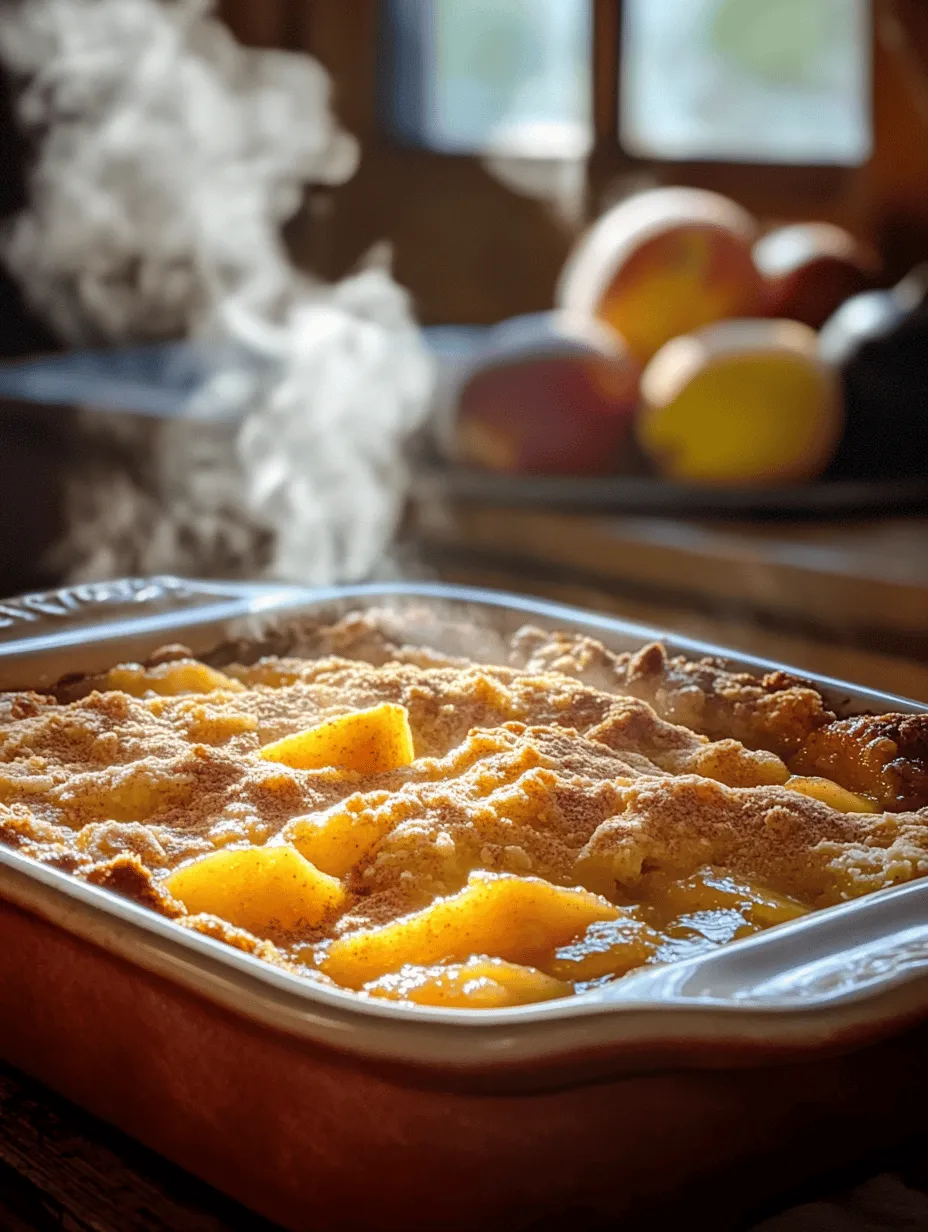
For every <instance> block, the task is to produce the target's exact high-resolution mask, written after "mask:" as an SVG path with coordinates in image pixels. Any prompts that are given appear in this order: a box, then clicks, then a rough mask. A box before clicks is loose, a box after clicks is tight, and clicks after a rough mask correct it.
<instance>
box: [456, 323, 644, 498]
mask: <svg viewBox="0 0 928 1232" xmlns="http://www.w3.org/2000/svg"><path fill="white" fill-rule="evenodd" d="M639 377H640V369H639V367H638V365H637V364H636V363H635V362H634V361H633V360H632V358H631V357H630V356H629V354H628V351H627V349H626V348H625V346H624V344H623V343H622V340H621V339H620V338H619V337H618V336H617V335H615V334H614V333H612V331H610V330H608V329H606V328H605V327H603V326H601V325H599V324H598V323H596V322H593V321H584V320H571V319H570V318H568V317H565V316H564V315H562V314H557V313H552V314H545V315H544V316H538V317H529V318H524V319H520V318H517V319H516V320H515V321H513V322H508V323H506V324H504V325H503V326H500V327H498V328H497V329H496V330H494V331H493V333H492V334H491V336H490V339H489V340H488V343H487V345H486V346H485V347H484V348H483V350H482V352H481V353H480V354H479V355H478V356H476V357H475V358H474V359H473V360H472V362H471V363H470V365H469V367H468V370H467V372H466V373H465V374H464V376H463V378H462V379H461V380H459V382H458V383H457V386H456V388H455V389H454V390H453V391H452V394H451V397H450V398H449V399H448V403H447V406H446V409H445V423H444V430H443V436H444V443H445V452H446V453H447V454H449V455H450V456H451V457H452V458H453V459H454V460H455V461H457V462H460V463H464V464H466V465H471V466H478V467H482V468H484V469H487V470H494V471H501V472H510V473H530V474H549V475H556V474H562V475H565V474H573V475H588V474H598V473H603V472H608V471H609V470H611V469H613V468H614V466H615V462H616V459H617V457H618V455H619V453H620V451H621V448H622V445H623V444H624V443H625V442H626V441H627V440H628V438H629V437H630V430H631V425H632V420H633V417H634V414H635V411H636V409H637V405H638V381H639Z"/></svg>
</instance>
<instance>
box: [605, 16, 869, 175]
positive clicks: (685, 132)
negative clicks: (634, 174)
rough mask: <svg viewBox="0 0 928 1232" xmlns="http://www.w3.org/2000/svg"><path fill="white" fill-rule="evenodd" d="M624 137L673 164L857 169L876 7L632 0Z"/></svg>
mask: <svg viewBox="0 0 928 1232" xmlns="http://www.w3.org/2000/svg"><path fill="white" fill-rule="evenodd" d="M623 26H624V28H623V39H622V57H621V91H620V94H621V100H620V133H621V141H622V145H623V147H624V148H625V149H627V150H628V151H629V153H631V154H635V155H639V156H642V157H650V158H663V159H712V160H718V161H732V162H765V163H812V164H816V163H818V164H829V163H830V164H837V165H843V166H857V165H859V164H860V163H863V162H865V161H866V160H867V158H868V157H869V155H870V151H871V125H870V71H869V64H870V12H869V4H868V2H867V0H626V4H625V9H624V20H623Z"/></svg>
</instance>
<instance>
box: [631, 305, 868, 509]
mask: <svg viewBox="0 0 928 1232" xmlns="http://www.w3.org/2000/svg"><path fill="white" fill-rule="evenodd" d="M817 342H818V339H817V335H816V334H815V332H814V330H812V329H810V328H809V327H808V326H807V325H801V324H799V323H798V322H797V321H766V320H744V321H722V322H719V323H718V324H716V325H710V326H707V327H706V328H705V329H702V330H699V331H697V332H696V333H693V334H689V335H686V336H684V337H681V338H675V339H674V340H673V341H672V342H668V343H667V345H666V346H665V347H663V348H662V349H661V350H660V351H659V352H658V353H657V355H655V357H654V359H652V361H651V363H650V364H649V365H648V367H647V368H646V369H645V372H644V375H643V376H642V378H641V393H642V409H641V413H640V416H639V419H638V424H637V435H638V440H639V442H640V444H641V446H642V448H643V449H644V451H645V453H646V454H647V455H648V456H649V457H650V458H651V459H652V461H653V462H654V463H655V465H656V466H657V468H658V470H659V471H660V472H661V473H662V474H664V475H666V476H668V477H669V478H672V479H676V480H679V481H682V482H687V483H722V484H724V483H727V484H775V483H787V482H791V481H794V480H800V479H811V478H814V477H815V476H816V475H818V474H820V473H821V472H822V470H824V468H825V467H826V466H827V465H828V463H829V461H830V460H831V458H832V457H833V455H834V452H835V450H836V448H837V445H838V442H839V440H840V437H841V432H842V428H843V424H844V414H843V409H842V399H841V389H840V382H839V379H838V375H837V373H836V371H835V370H834V369H833V368H832V367H831V366H830V365H828V364H826V363H825V362H824V361H823V360H822V359H821V358H820V357H819V354H818V346H817Z"/></svg>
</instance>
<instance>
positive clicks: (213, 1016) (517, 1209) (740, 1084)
mask: <svg viewBox="0 0 928 1232" xmlns="http://www.w3.org/2000/svg"><path fill="white" fill-rule="evenodd" d="M368 606H376V607H379V608H383V607H388V608H390V609H391V610H393V611H394V612H395V613H396V621H397V623H398V626H399V627H400V628H401V629H402V631H403V635H404V637H405V639H406V640H407V641H408V642H410V643H413V644H416V643H419V644H423V645H429V646H432V647H434V648H436V649H442V650H447V651H453V652H454V653H459V654H460V653H464V654H470V655H472V656H473V657H475V658H478V659H481V660H483V661H492V660H493V658H494V657H499V656H501V655H502V653H503V645H504V641H505V639H506V638H507V637H508V636H509V635H510V634H511V633H512V632H514V631H515V630H516V629H517V628H518V627H519V626H521V625H522V624H525V623H531V624H534V625H538V626H542V627H547V628H552V629H553V628H567V629H573V630H579V631H584V632H588V633H591V634H592V635H594V636H596V637H597V638H599V639H601V640H602V641H604V642H605V643H606V644H607V645H609V646H610V647H612V648H613V649H617V650H623V649H634V648H637V647H639V646H641V645H643V644H644V643H645V642H647V641H649V640H652V639H654V638H656V637H659V638H662V640H663V641H664V642H665V644H666V645H667V646H668V647H669V649H671V650H672V651H675V652H681V653H684V654H688V655H691V656H698V655H702V654H705V653H712V654H714V655H716V656H719V657H720V658H722V659H723V660H725V661H726V662H727V663H728V664H730V665H731V666H733V667H737V668H739V669H743V670H748V671H764V670H768V669H769V668H770V667H771V664H769V663H766V662H764V661H761V660H758V659H754V658H751V657H750V656H746V655H739V654H734V653H732V652H730V651H726V650H724V649H720V648H718V647H712V646H706V645H704V644H702V643H697V642H692V641H688V640H686V639H682V638H678V637H675V636H665V635H663V634H661V633H660V632H659V631H656V630H653V629H648V628H644V627H642V626H639V625H633V624H628V623H626V622H624V621H620V620H615V619H612V618H610V617H605V616H599V615H594V614H591V613H585V612H581V611H578V610H575V609H572V608H567V607H561V606H558V605H554V604H549V603H543V602H536V601H533V600H530V599H526V598H519V597H515V596H511V595H502V594H497V593H492V592H487V591H478V590H469V589H462V588H458V587H447V586H438V585H433V586H425V585H422V586H401V585H389V586H386V585H375V586H363V587H353V588H344V589H331V590H324V591H308V590H304V589H299V588H290V587H276V586H269V585H261V584H255V585H245V584H232V583H230V584H224V583H200V582H184V581H180V580H178V579H172V578H155V579H129V580H125V581H121V582H114V583H107V584H101V585H93V586H84V587H77V588H73V589H69V590H62V591H57V592H53V593H50V594H41V595H29V596H24V597H23V598H21V599H18V600H11V601H8V602H5V603H2V604H0V688H3V689H9V688H19V687H23V688H25V687H43V686H48V685H50V684H53V683H54V682H56V681H57V680H58V679H60V678H61V677H62V676H64V675H67V674H70V673H84V672H88V671H97V670H101V669H104V668H106V667H108V666H111V665H112V664H114V663H116V662H118V661H125V660H126V659H127V658H130V659H144V658H145V657H146V656H147V655H148V654H150V653H151V652H153V651H154V650H155V649H157V648H158V647H159V646H161V645H164V644H165V643H167V642H178V641H179V642H183V643H184V644H186V645H188V646H190V647H191V648H192V649H193V650H194V652H195V653H197V654H199V655H203V656H204V657H207V658H212V659H213V660H214V661H216V662H222V661H223V660H225V661H228V659H229V657H230V656H233V655H235V656H239V655H243V654H244V655H248V654H251V655H253V656H256V655H257V654H258V653H260V652H261V651H263V650H267V649H273V650H275V651H280V650H285V649H286V648H287V647H289V646H294V645H295V646H296V648H297V649H299V636H300V629H301V627H302V628H303V629H304V630H305V628H306V627H307V626H308V625H309V624H312V623H314V622H315V623H318V622H319V621H320V620H322V621H324V620H327V619H329V618H337V617H338V616H339V615H340V614H342V613H344V612H346V611H350V610H356V609H360V608H365V607H368ZM804 675H805V676H806V678H810V677H809V674H808V673H804ZM811 679H813V680H814V681H815V683H816V684H817V685H818V687H819V688H820V689H821V691H822V692H823V694H824V695H825V696H826V697H827V698H828V700H829V702H830V704H831V705H832V706H833V707H834V708H835V709H837V710H838V711H839V712H840V713H842V714H848V713H853V712H860V711H863V710H870V711H884V710H903V711H907V712H918V711H919V709H920V707H919V706H918V705H917V704H916V703H914V702H910V701H906V700H904V699H900V698H895V697H889V696H886V695H882V694H877V693H873V692H870V691H868V690H863V689H856V688H854V687H853V686H851V685H847V684H843V683H841V682H837V681H833V680H829V679H825V678H817V677H812V678H811ZM925 1019H928V880H926V881H925V882H924V883H920V882H916V883H913V884H910V885H908V886H903V887H900V888H898V889H894V890H888V891H884V892H882V893H880V894H877V895H874V896H872V897H870V898H866V899H862V900H858V901H856V902H853V903H848V904H846V905H843V906H839V907H835V908H831V909H829V910H827V911H823V912H819V913H817V914H814V915H812V916H807V917H804V918H802V919H800V920H797V921H795V922H793V923H790V924H786V925H782V926H780V927H779V928H776V929H773V930H771V931H769V932H767V933H762V934H760V935H758V936H755V937H753V938H750V939H747V940H745V941H741V942H738V943H736V944H733V945H731V946H729V947H727V948H724V949H722V950H719V951H717V952H714V953H711V954H709V955H705V956H701V957H698V958H695V959H690V960H688V961H685V962H680V963H678V964H675V965H672V966H667V967H663V968H649V969H644V970H642V971H640V972H638V973H633V974H632V975H630V976H628V977H626V978H625V979H623V980H621V981H617V982H616V983H614V984H612V985H608V986H606V987H603V988H600V989H597V990H594V991H591V992H589V993H586V994H584V995H583V996H579V997H575V998H571V999H567V1000H563V1001H558V1002H548V1003H545V1004H540V1005H531V1006H524V1007H520V1008H513V1009H507V1010H499V1011H489V1012H488V1011H484V1012H479V1013H478V1012H475V1011H467V1010H440V1009H433V1008H427V1007H410V1006H402V1005H395V1004H390V1003H386V1002H385V1003H381V1004H373V1003H370V1002H362V1001H360V1000H358V999H357V998H356V997H354V995H353V994H351V993H348V992H341V991H338V990H328V989H325V988H318V987H314V986H312V985H310V984H308V983H306V982H303V981H300V980H299V979H298V978H296V977H295V976H291V975H289V974H288V973H286V972H283V971H280V970H277V969H274V968H272V967H270V966H268V965H266V964H263V963H261V962H260V961H258V960H256V959H254V958H252V957H250V956H249V955H246V954H243V953H240V952H238V951H236V950H233V949H230V948H228V947H226V946H223V945H222V944H220V943H219V942H216V941H214V940H212V939H210V938H208V937H205V936H201V935H200V934H197V933H193V932H188V931H186V930H182V929H179V928H177V927H176V926H175V925H174V924H172V923H171V922H170V921H169V920H166V919H163V918H161V917H159V916H156V915H153V914H152V913H149V912H147V911H146V910H145V909H143V908H142V907H139V906H137V905H136V904H134V903H132V902H128V901H125V900H123V899H120V898H118V897H116V896H114V895H111V894H109V893H107V892H106V891H103V890H100V889H97V888H95V887H92V886H88V885H85V884H83V883H81V882H79V881H76V880H74V879H72V878H70V877H68V876H67V875H66V874H64V873H61V872H59V871H57V870H55V869H51V868H46V867H44V866H39V865H37V864H34V863H32V862H31V861H29V860H28V859H27V858H25V857H23V856H20V855H19V854H17V853H16V852H14V851H11V850H7V849H5V848H0V1053H2V1055H3V1056H4V1057H5V1058H6V1059H7V1060H9V1061H10V1062H12V1063H13V1064H16V1065H18V1066H20V1067H22V1068H23V1069H25V1070H27V1071H29V1072H30V1073H32V1074H34V1075H35V1076H37V1077H38V1078H40V1079H42V1080H43V1081H45V1082H47V1083H49V1084H50V1085H51V1086H53V1087H55V1088H56V1089H58V1090H59V1091H61V1092H62V1093H63V1094H65V1095H67V1096H69V1097H71V1098H73V1099H75V1100H76V1101H78V1102H79V1103H81V1104H83V1105H84V1106H86V1107H88V1108H90V1109H91V1110H92V1111H94V1112H95V1113H97V1114H99V1115H101V1116H103V1117H105V1118H107V1119H109V1120H110V1121H112V1122H114V1123H115V1124H116V1125H118V1126H120V1127H121V1128H123V1129H125V1130H127V1131H128V1132H130V1133H132V1134H133V1135H135V1136H137V1137H138V1138H140V1139H142V1140H143V1141H144V1142H146V1143H147V1144H148V1145H150V1146H152V1147H154V1148H155V1149H157V1150H159V1151H161V1152H162V1153H164V1154H166V1155H168V1156H170V1157H171V1158H173V1159H174V1160H176V1161H177V1162H179V1163H180V1164H182V1165H184V1166H185V1167H187V1168H189V1169H191V1170H192V1171H195V1172H197V1173H198V1174H199V1175H201V1176H202V1177H204V1178H205V1179H206V1180H208V1181H210V1182H212V1183H213V1184H215V1185H217V1186H219V1187H220V1188H222V1189H224V1190H226V1191H227V1192H229V1193H230V1194H232V1195H233V1196H234V1197H236V1198H238V1199H240V1200H241V1201H243V1202H245V1203H246V1204H248V1205H250V1206H251V1207H252V1208H254V1209H256V1210H258V1211H260V1212H261V1213H262V1214H264V1215H266V1216H268V1217H270V1218H272V1219H275V1220H277V1221H279V1222H280V1223H282V1224H283V1225H284V1226H286V1227H288V1228H291V1229H294V1230H303V1229H306V1230H308V1229H317V1228H328V1227H333V1228H346V1229H347V1228H384V1229H387V1228H389V1229H418V1228H423V1229H424V1228H436V1227H442V1228H446V1227H447V1228H461V1229H464V1228H471V1227H475V1226H477V1225H478V1224H479V1225H480V1226H485V1227H495V1226H500V1227H503V1226H505V1227H508V1228H511V1229H512V1228H522V1227H528V1226H531V1225H532V1224H533V1223H537V1222H538V1221H539V1220H542V1219H545V1220H549V1221H552V1223H551V1226H556V1223H557V1220H559V1219H561V1220H563V1219H566V1218H567V1217H568V1216H569V1215H570V1214H571V1212H574V1213H577V1212H582V1213H584V1216H583V1217H584V1218H587V1217H589V1218H592V1217H593V1216H594V1215H596V1216H597V1217H600V1218H603V1219H607V1218H608V1219H612V1218H618V1217H622V1218H623V1219H626V1220H627V1219H628V1218H631V1217H632V1216H633V1215H635V1214H639V1215H641V1216H642V1217H643V1218H645V1219H646V1220H647V1222H648V1223H649V1225H650V1226H658V1225H657V1224H656V1223H655V1219H656V1218H657V1210H658V1208H657V1206H655V1203H657V1202H658V1201H659V1200H660V1201H663V1200H664V1199H667V1198H669V1197H670V1196H671V1195H673V1196H675V1198H676V1199H678V1200H683V1199H684V1198H686V1200H687V1201H689V1200H692V1199H693V1195H694V1194H697V1193H698V1192H700V1190H701V1187H709V1189H708V1190H707V1192H710V1191H711V1193H712V1201H713V1209H714V1210H715V1211H716V1220H715V1226H717V1227H722V1226H724V1223H725V1218H726V1213H728V1214H731V1215H732V1217H734V1215H735V1214H739V1215H740V1214H741V1213H743V1211H744V1209H745V1207H746V1205H750V1203H751V1201H753V1200H754V1199H756V1198H758V1197H760V1196H766V1195H769V1194H770V1193H771V1192H773V1191H775V1190H778V1189H779V1188H781V1187H782V1186H783V1185H784V1184H789V1183H791V1182H793V1181H795V1180H798V1179H801V1178H802V1177H804V1176H808V1175H811V1174H814V1173H816V1172H817V1171H819V1170H821V1169H822V1168H824V1167H827V1166H830V1165H833V1164H835V1163H838V1162H840V1161H841V1160H843V1159H845V1158H846V1157H847V1156H848V1153H849V1152H850V1153H853V1152H857V1153H859V1152H860V1151H862V1150H865V1149H867V1148H868V1147H871V1146H875V1145H879V1144H883V1143H885V1142H886V1141H888V1140H889V1139H891V1138H893V1137H896V1136H899V1135H901V1134H903V1133H904V1132H905V1131H906V1129H907V1128H908V1127H909V1125H910V1124H912V1123H913V1116H914V1114H915V1111H916V1110H917V1107H918V1104H919V1100H918V1093H919V1092H920V1090H921V1088H922V1087H924V1092H923V1093H924V1094H925V1095H928V1079H925V1078H923V1077H922V1076H921V1075H922V1074H923V1072H924V1071H925V1069H926V1067H925V1066H924V1065H923V1064H922V1063H921V1060H920V1058H921V1055H922V1054H923V1048H924V1039H923V1035H924V1032H923V1030H922V1029H921V1027H920V1024H921V1023H922V1022H923V1021H924V1020H925ZM771 1160H776V1161H777V1162H776V1166H775V1167H771ZM578 1217H579V1216H578ZM545 1226H548V1224H547V1223H546V1224H545ZM584 1226H587V1225H584ZM623 1226H624V1225H623Z"/></svg>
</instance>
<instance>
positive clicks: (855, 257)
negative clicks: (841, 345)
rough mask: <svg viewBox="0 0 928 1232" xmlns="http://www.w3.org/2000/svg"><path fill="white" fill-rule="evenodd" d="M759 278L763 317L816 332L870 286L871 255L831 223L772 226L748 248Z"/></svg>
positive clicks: (874, 263) (874, 265)
mask: <svg viewBox="0 0 928 1232" xmlns="http://www.w3.org/2000/svg"><path fill="white" fill-rule="evenodd" d="M754 262H755V264H756V265H757V268H758V270H759V272H760V274H761V276H762V277H763V279H764V293H765V315H767V316H771V317H781V318H782V317H786V318H788V319H789V320H791V321H801V322H802V323H803V324H805V325H810V326H811V327H812V328H813V329H820V328H821V326H822V325H824V324H825V322H826V321H827V320H828V318H829V317H830V316H831V314H832V313H833V312H834V311H835V309H836V308H838V307H839V306H840V305H841V304H843V303H844V301H845V300H846V299H848V298H849V297H850V296H851V295H856V294H858V292H860V291H864V290H866V289H867V288H868V287H871V286H873V285H874V283H875V281H876V279H877V277H878V276H879V272H880V261H879V258H878V257H877V255H876V253H874V252H872V251H871V250H870V249H868V248H867V247H865V246H864V245H863V244H861V243H859V242H858V241H857V240H856V239H855V238H854V237H853V235H851V234H850V232H848V231H845V230H843V229H842V228H841V227H835V226H833V225H832V224H831V223H824V222H806V223H795V224H793V225H792V226H788V227H778V228H777V229H776V230H774V231H770V232H769V233H768V234H767V235H765V236H763V237H762V238H761V239H759V240H758V241H757V243H756V244H755V245H754Z"/></svg>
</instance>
